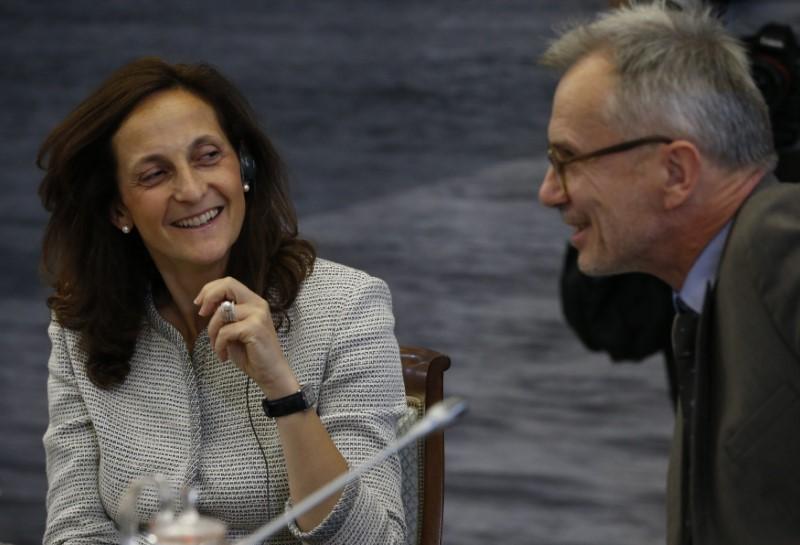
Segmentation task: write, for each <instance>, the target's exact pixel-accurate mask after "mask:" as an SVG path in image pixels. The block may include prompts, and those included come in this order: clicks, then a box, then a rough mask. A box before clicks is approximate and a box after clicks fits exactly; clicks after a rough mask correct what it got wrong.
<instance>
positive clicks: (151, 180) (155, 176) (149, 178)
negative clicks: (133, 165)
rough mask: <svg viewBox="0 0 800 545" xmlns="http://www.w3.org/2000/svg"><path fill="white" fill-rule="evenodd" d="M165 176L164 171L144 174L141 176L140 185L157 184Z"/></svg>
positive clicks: (150, 171) (158, 170)
mask: <svg viewBox="0 0 800 545" xmlns="http://www.w3.org/2000/svg"><path fill="white" fill-rule="evenodd" d="M164 174H165V171H164V169H160V168H159V169H154V170H148V171H147V172H143V173H142V174H140V175H139V183H141V184H144V185H152V184H155V183H157V182H158V181H159V180H160V179H161V178H162V177H163V176H164Z"/></svg>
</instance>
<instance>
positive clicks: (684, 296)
mask: <svg viewBox="0 0 800 545" xmlns="http://www.w3.org/2000/svg"><path fill="white" fill-rule="evenodd" d="M731 223H732V222H731V221H729V222H728V223H726V224H725V226H724V227H723V228H722V229H720V230H719V232H718V233H717V234H716V235H715V236H714V238H713V239H711V242H709V243H708V244H707V245H706V247H705V248H703V251H702V252H701V253H700V255H699V256H698V258H697V259H696V260H695V262H694V264H693V265H692V268H691V269H689V274H687V275H686V280H685V281H684V283H683V286H682V287H681V291H680V293H673V297H680V298H681V300H683V302H684V303H686V305H688V306H689V308H691V309H692V310H693V311H695V312H697V313H698V314H700V312H702V310H703V301H705V298H706V290H707V289H708V287H709V286H712V285H713V284H714V282H716V280H717V268H718V267H719V259H720V257H722V249H723V248H724V247H725V241H726V240H727V239H728V233H729V232H730V230H731Z"/></svg>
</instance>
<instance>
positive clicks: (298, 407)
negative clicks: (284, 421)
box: [261, 384, 317, 418]
mask: <svg viewBox="0 0 800 545" xmlns="http://www.w3.org/2000/svg"><path fill="white" fill-rule="evenodd" d="M316 402H317V399H316V396H315V395H314V389H313V388H312V387H311V385H309V384H306V385H304V386H301V387H300V389H299V390H298V391H296V392H295V393H293V394H290V395H288V396H286V397H282V398H280V399H273V400H270V399H267V398H264V400H263V401H262V402H261V407H262V408H263V409H264V414H266V415H267V416H269V417H270V418H278V417H279V416H287V415H290V414H294V413H299V412H300V411H305V410H306V409H310V408H311V407H313V406H314V404H315V403H316Z"/></svg>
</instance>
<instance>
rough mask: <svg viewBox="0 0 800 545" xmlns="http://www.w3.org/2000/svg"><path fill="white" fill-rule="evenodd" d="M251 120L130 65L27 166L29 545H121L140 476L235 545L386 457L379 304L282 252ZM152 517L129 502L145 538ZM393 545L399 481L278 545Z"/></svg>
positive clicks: (180, 76) (376, 289)
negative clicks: (49, 290)
mask: <svg viewBox="0 0 800 545" xmlns="http://www.w3.org/2000/svg"><path fill="white" fill-rule="evenodd" d="M254 119H255V116H254V114H253V112H252V111H251V109H250V107H249V106H248V104H247V102H246V101H245V99H244V98H243V97H242V96H241V94H240V93H239V92H238V91H237V90H236V89H235V88H234V87H233V86H232V84H231V83H230V82H228V81H227V80H226V79H225V78H223V77H222V76H221V75H220V74H219V73H218V72H217V71H216V70H214V69H213V68H211V67H209V66H205V65H169V64H167V63H165V62H163V61H161V60H159V59H155V58H146V59H141V60H138V61H135V62H133V63H131V64H129V65H127V66H125V67H123V68H122V69H121V70H119V71H118V72H116V73H115V74H113V75H112V76H111V78H110V79H109V80H107V81H106V82H105V83H104V84H103V85H101V87H100V88H99V89H98V90H97V91H95V92H94V93H93V94H92V95H91V96H89V97H88V98H87V99H86V100H85V101H84V102H83V103H82V104H81V105H80V106H78V108H77V109H76V110H75V111H74V112H72V113H71V114H70V115H69V116H68V117H67V118H66V119H65V120H64V122H63V123H61V124H60V125H59V126H58V127H56V128H55V129H54V130H53V132H52V133H51V134H50V135H49V136H48V137H47V139H46V140H45V142H44V144H43V146H42V149H41V151H40V153H39V158H38V162H39V165H40V166H41V167H42V168H44V169H45V170H46V174H45V177H44V179H43V181H42V184H41V187H40V189H39V193H40V196H41V198H42V202H43V203H44V206H45V208H46V209H47V210H48V211H49V212H50V213H51V216H50V220H49V223H48V225H47V229H46V232H45V237H44V244H43V247H44V251H43V269H44V271H45V274H46V275H47V277H48V279H49V281H50V282H51V284H52V286H53V288H54V293H53V295H52V296H51V297H50V298H49V300H48V304H49V306H50V308H51V309H52V314H53V321H52V323H51V325H50V328H49V333H50V337H51V340H52V344H53V349H52V353H51V357H50V362H49V370H50V378H49V381H48V396H49V404H50V423H49V427H48V429H47V432H46V434H45V437H44V443H45V449H46V453H47V470H48V481H49V491H48V499H47V501H48V503H47V505H48V521H47V530H46V534H45V540H44V541H45V543H46V544H55V543H65V542H80V543H114V542H119V537H120V536H119V532H118V530H117V527H116V523H117V522H118V521H119V517H120V510H119V506H120V500H121V497H122V495H123V494H124V492H125V490H126V489H127V487H128V485H129V483H130V482H131V481H132V480H133V479H136V478H138V477H140V476H142V475H147V474H154V473H160V474H163V475H165V476H166V478H167V479H168V480H169V482H170V483H171V484H172V486H173V487H174V488H175V489H177V488H179V487H181V486H184V485H187V484H188V485H192V486H194V487H195V488H196V489H197V490H198V491H199V493H200V500H199V506H198V507H199V510H200V511H201V512H204V513H205V514H208V515H210V516H213V517H217V518H220V519H222V520H224V521H225V522H226V523H227V524H228V526H229V534H228V538H229V539H235V538H238V537H241V536H243V535H246V534H248V533H250V532H252V531H253V530H254V529H256V528H257V527H259V526H260V525H262V524H264V523H265V522H266V521H268V520H270V519H271V518H274V517H275V516H277V515H279V514H280V512H281V511H282V510H283V509H284V507H285V506H284V504H285V503H286V502H287V501H288V502H289V503H292V502H293V503H297V502H298V501H300V500H302V499H303V498H304V497H306V496H308V495H309V494H310V493H311V492H313V491H314V490H316V489H317V488H319V487H320V486H322V485H323V484H325V483H326V482H328V481H330V480H331V479H333V478H335V477H336V476H337V475H339V474H341V473H343V472H344V471H346V469H347V466H348V465H349V464H353V465H356V464H358V463H360V462H362V461H363V460H365V459H367V458H368V457H370V456H371V455H372V454H374V453H375V452H377V451H378V450H380V449H381V448H382V447H383V446H384V445H386V443H387V442H389V441H390V440H392V439H393V436H394V426H395V422H396V419H397V418H398V416H399V415H400V414H401V413H402V411H403V410H404V407H405V401H404V396H403V384H402V376H401V371H400V363H399V356H398V349H397V343H396V340H395V338H394V334H393V325H394V322H393V317H392V314H391V299H390V295H389V293H388V289H387V288H386V286H385V284H384V283H383V282H381V281H380V280H377V279H375V278H372V277H370V276H368V275H366V274H364V273H361V272H359V271H355V270H353V269H349V268H346V267H344V266H341V265H337V264H334V263H331V262H328V261H324V260H321V259H316V258H315V253H314V250H313V248H312V246H311V245H310V244H309V243H308V242H306V241H304V240H301V239H299V238H298V236H297V222H296V219H295V216H294V213H293V211H292V207H291V204H290V202H289V199H288V196H287V190H286V187H285V174H284V169H283V166H282V163H281V160H280V158H279V157H278V155H277V153H276V151H275V150H274V149H273V147H272V145H271V144H270V142H269V140H268V139H267V138H266V136H264V135H263V134H262V132H261V131H260V129H259V128H258V126H257V124H256V123H255V121H254ZM258 390H260V392H259V391H258ZM314 398H316V404H314V401H315V399H314ZM262 401H263V411H262ZM314 409H316V410H314ZM265 413H266V414H265ZM157 509H158V505H157V498H156V497H155V492H154V491H148V493H146V494H143V496H142V498H141V499H140V501H139V514H140V516H141V520H142V521H143V522H144V521H145V520H146V519H147V518H148V517H149V516H150V515H151V514H152V513H153V512H154V511H156V510H157ZM404 533H405V528H404V522H403V511H402V506H401V501H400V469H399V465H398V463H397V461H396V460H394V461H392V462H391V463H388V464H385V465H381V466H380V467H378V468H375V469H374V470H373V471H370V472H369V473H368V474H367V475H365V476H364V477H363V478H362V479H361V480H360V481H358V482H356V483H354V484H353V485H352V486H348V487H346V488H345V489H344V490H343V491H342V492H341V493H340V494H339V495H338V496H336V497H332V498H330V499H329V500H328V501H327V502H326V503H323V504H322V505H320V506H319V507H318V508H316V509H315V510H312V511H311V512H309V513H308V514H307V515H304V516H302V517H299V518H298V519H297V520H296V521H295V524H294V525H292V527H291V528H290V529H289V531H287V532H285V533H284V534H282V535H279V536H278V538H276V540H275V541H274V542H275V543H297V542H298V540H302V541H304V542H308V543H320V544H322V543H324V544H338V543H342V544H345V543H347V544H353V543H400V542H401V541H403V540H404ZM142 540H143V538H142Z"/></svg>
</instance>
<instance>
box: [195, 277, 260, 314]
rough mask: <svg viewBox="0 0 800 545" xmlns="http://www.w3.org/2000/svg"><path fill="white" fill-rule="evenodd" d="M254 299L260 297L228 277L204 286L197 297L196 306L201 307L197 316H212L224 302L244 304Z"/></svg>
mask: <svg viewBox="0 0 800 545" xmlns="http://www.w3.org/2000/svg"><path fill="white" fill-rule="evenodd" d="M253 297H258V296H257V295H256V294H255V293H253V292H252V291H250V290H249V289H248V288H247V286H245V285H244V284H242V283H241V282H239V281H238V280H236V279H235V278H232V277H230V276H226V277H225V278H220V279H217V280H212V281H211V282H209V283H208V284H206V285H205V286H203V287H202V288H201V289H200V293H198V294H197V297H195V299H194V304H195V305H198V306H199V307H200V308H199V309H198V311H197V314H199V315H200V316H210V315H211V314H212V313H213V312H215V311H216V309H217V307H218V306H219V305H220V304H221V303H222V302H223V301H234V302H239V303H243V302H246V301H248V300H250V299H252V298H253Z"/></svg>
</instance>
